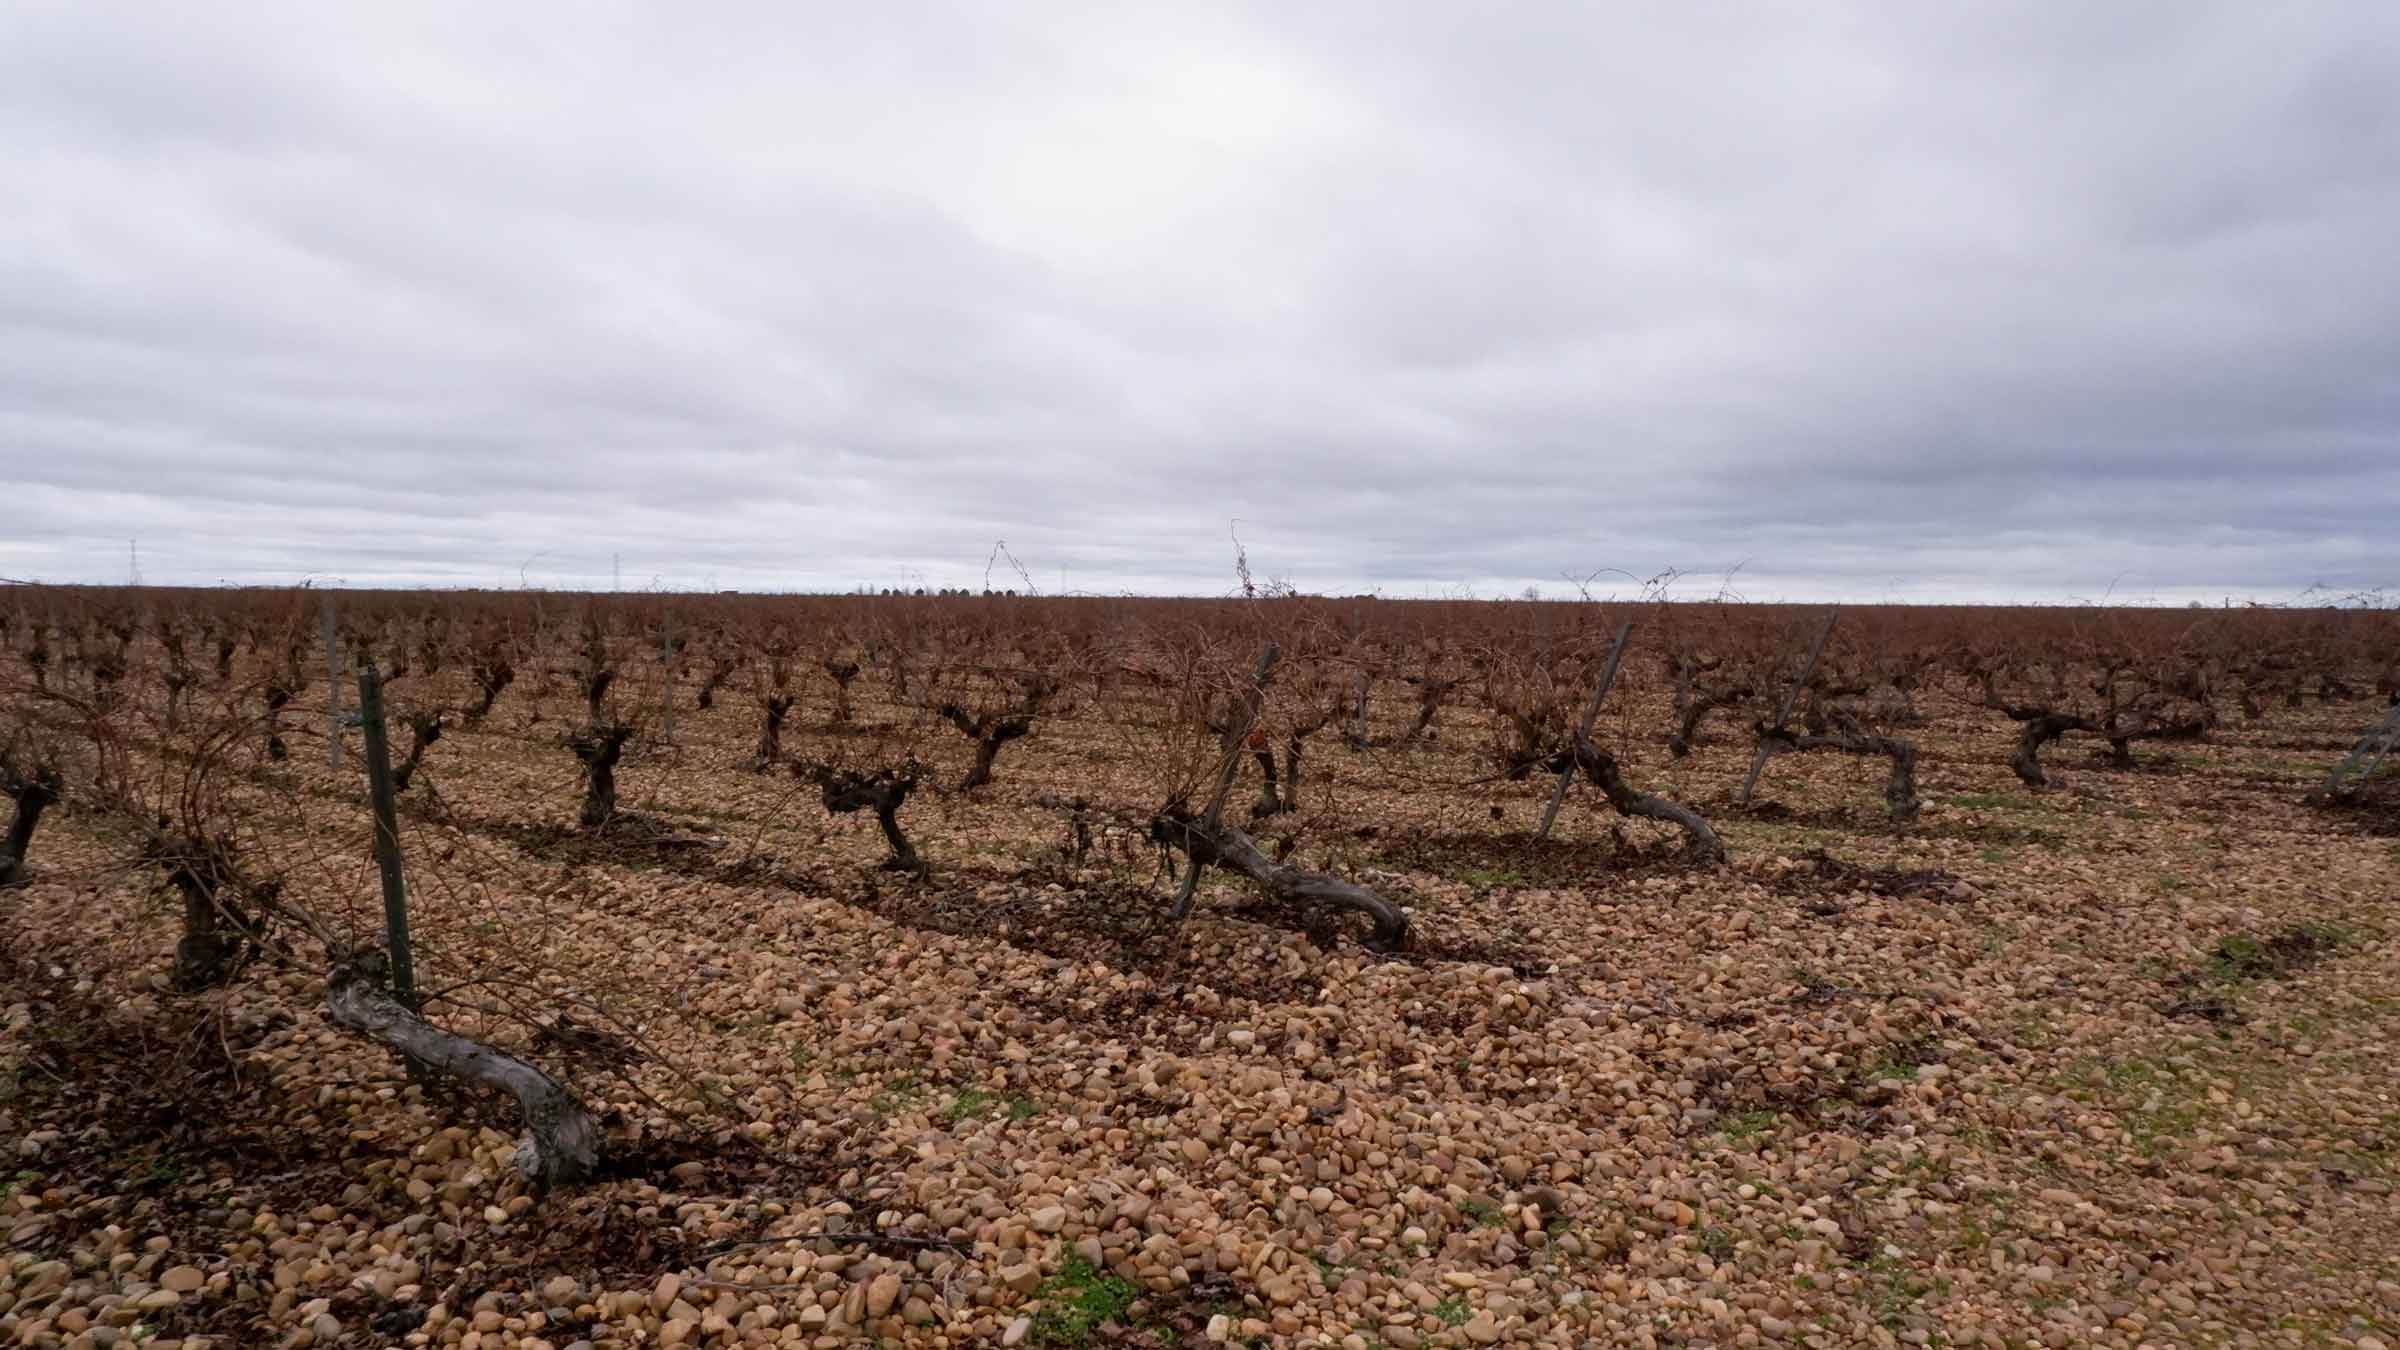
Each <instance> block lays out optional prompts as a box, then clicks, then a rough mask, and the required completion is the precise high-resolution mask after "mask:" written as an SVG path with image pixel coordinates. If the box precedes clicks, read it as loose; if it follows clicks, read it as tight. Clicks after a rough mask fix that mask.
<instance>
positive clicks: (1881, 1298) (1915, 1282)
mask: <svg viewBox="0 0 2400 1350" xmlns="http://www.w3.org/2000/svg"><path fill="white" fill-rule="evenodd" d="M1866 1274H1867V1285H1868V1288H1867V1305H1868V1307H1869V1308H1870V1309H1871V1310H1872V1311H1873V1313H1874V1315H1875V1321H1876V1323H1877V1324H1878V1325H1880V1326H1882V1327H1883V1328H1884V1329H1885V1330H1887V1331H1898V1330H1900V1329H1901V1328H1902V1327H1903V1326H1904V1325H1905V1324H1906V1318H1907V1316H1908V1310H1909V1309H1910V1308H1913V1307H1915V1306H1916V1305H1917V1303H1918V1302H1919V1301H1921V1300H1922V1299H1924V1298H1925V1296H1926V1295H1928V1294H1932V1295H1936V1296H1938V1295H1941V1294H1946V1293H1948V1292H1950V1281H1949V1280H1947V1279H1942V1278H1934V1279H1927V1278H1926V1277H1924V1276H1923V1275H1920V1274H1918V1273H1917V1271H1916V1269H1915V1268H1914V1267H1912V1266H1910V1265H1909V1264H1908V1262H1907V1261H1906V1260H1905V1259H1904V1258H1901V1257H1897V1256H1894V1255H1892V1254H1891V1253H1889V1252H1878V1253H1877V1254H1876V1255H1874V1256H1872V1257H1870V1258H1868V1260H1867V1262H1866Z"/></svg>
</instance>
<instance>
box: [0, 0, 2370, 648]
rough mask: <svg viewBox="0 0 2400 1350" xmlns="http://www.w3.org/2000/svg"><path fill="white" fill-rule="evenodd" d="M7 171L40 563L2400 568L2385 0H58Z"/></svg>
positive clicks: (1316, 580) (202, 568)
mask: <svg viewBox="0 0 2400 1350" xmlns="http://www.w3.org/2000/svg"><path fill="white" fill-rule="evenodd" d="M0 183H5V189H4V190H0V468H4V469H5V474H4V475H0V483H5V489H0V497H5V500H6V505H5V507H0V576H10V577H37V578H42V579H48V580H86V581H121V580H124V579H126V577H127V576H128V573H129V570H130V568H131V567H132V566H133V565H134V559H133V558H131V557H129V553H131V551H132V550H131V549H129V541H134V540H138V541H139V558H138V565H139V568H140V571H141V574H142V576H143V577H144V579H146V580H148V581H151V582H154V583H158V582H190V583H201V584H213V583H215V582H217V581H218V580H220V579H227V580H238V581H264V582H286V583H288V582H297V581H298V580H300V579H301V578H303V577H306V576H316V577H320V578H340V579H342V580H344V581H346V582H348V583H349V584H354V585H363V584H376V583H382V584H394V583H419V582H425V583H443V584H464V585H482V586H497V585H506V586H511V587H513V586H517V585H519V584H532V585H549V586H602V587H604V586H607V585H609V584H611V581H612V577H613V576H615V575H617V574H619V572H620V569H621V576H622V579H623V584H624V585H625V586H626V587H627V588H634V587H649V586H653V585H661V586H667V587H725V588H732V587H743V588H770V587H772V588H848V587H851V586H854V585H857V584H860V583H867V584H873V585H878V586H882V585H892V584H903V583H905V584H908V585H918V584H922V585H926V586H929V587H931V586H943V585H975V586H980V585H982V584H983V579H984V575H985V566H986V562H987V560H988V559H989V558H990V557H991V555H992V551H993V547H994V543H995V541H999V540H1005V541H1006V542H1007V546H1008V549H1009V550H1010V551H1011V552H1012V553H1013V554H1014V555H1015V556H1016V557H1017V558H1019V559H1021V560H1022V561H1023V563H1024V565H1025V566H1026V568H1027V569H1029V571H1030V572H1031V573H1032V575H1033V579H1034V581H1035V582H1036V584H1037V585H1039V586H1040V587H1041V589H1043V590H1045V591H1051V590H1057V589H1061V588H1064V589H1074V590H1101V591H1113V590H1118V589H1132V590H1138V591H1183V592H1197V593H1218V592H1222V591H1224V590H1225V589H1227V588H1228V587H1229V586H1230V585H1231V584H1232V581H1233V573H1232V548H1233V546H1232V543H1231V542H1230V540H1229V538H1228V532H1229V529H1238V530H1239V532H1240V535H1241V537H1242V539H1243V541H1244V543H1245V544H1246V545H1247V546H1248V549H1249V552H1250V557H1251V562H1252V565H1253V567H1254V569H1255V570H1256V571H1257V572H1258V573H1259V574H1260V575H1261V577H1262V578H1263V577H1266V576H1269V575H1283V576H1288V577H1289V578H1290V579H1291V580H1292V581H1294V582H1295V583H1296V584H1298V585H1300V586H1301V587H1303V588H1304V589H1311V590H1324V591H1343V592H1348V591H1354V590H1361V589H1367V588H1380V589H1381V590H1383V591H1384V592H1385V593H1386V594H1391V595H1397V596H1410V595H1420V594H1428V593H1449V592H1454V591H1456V590H1457V589H1458V588H1461V587H1466V588H1472V589H1473V591H1474V592H1475V593H1477V594H1483V595H1493V594H1514V593H1516V592H1518V591H1519V590H1520V589H1522V588H1523V587H1525V586H1527V585H1529V584H1531V585H1538V586H1541V587H1543V588H1544V590H1545V591H1546V592H1547V593H1550V594H1558V593H1561V592H1564V591H1567V590H1568V589H1569V588H1568V587H1567V585H1566V583H1565V582H1564V581H1562V580H1561V577H1562V575H1564V574H1567V573H1574V574H1577V575H1582V574H1588V573H1591V572H1593V571H1595V570H1597V569H1602V568H1618V569H1623V570H1624V571H1625V572H1630V573H1637V574H1642V575H1648V574H1650V573H1653V572H1656V571H1659V570H1660V569H1663V568H1668V567H1674V568H1680V569H1684V570H1685V571H1687V572H1691V573H1693V574H1695V577H1694V579H1693V580H1692V581H1689V582H1686V583H1685V584H1684V593H1694V592H1705V591H1712V590H1714V589H1715V588H1716V586H1717V585H1718V581H1717V578H1718V577H1719V576H1720V575H1721V574H1723V573H1725V572H1727V571H1729V570H1731V569H1735V568H1737V567H1738V568H1739V569H1740V570H1739V572H1738V574H1737V575H1736V579H1735V586H1736V589H1737V590H1740V591H1742V592H1743V593H1745V594H1748V595H1750V596H1752V597H1753V598H1787V597H1788V598H1813V599H1847V600H1854V601H1869V600H1881V599H1910V600H1941V599H1952V598H1972V599H2003V598H2021V599H2033V600H2062V599H2066V598H2069V597H2075V596H2082V597H2093V598H2097V597H2099V596H2101V595H2102V594H2104V593H2108V594H2113V595H2115V596H2117V597H2118V598H2128V597H2130V598H2135V599H2155V600H2161V601H2165V602H2169V603H2175V602H2180V601H2182V600H2184V599H2188V598H2192V597H2206V598H2208V599H2211V600H2213V599H2215V598H2216V597H2218V596H2220V595H2224V594H2233V595H2259V596H2270V595H2288V594H2290V593H2293V592H2296V591H2298V590H2300V589H2301V588H2303V587H2306V586H2308V585H2310V584H2311V583H2315V582H2324V583H2327V584H2330V585H2333V586H2336V587H2341V588H2354V587H2360V586H2372V585H2387V586H2400V528H2396V527H2395V525H2396V521H2400V4H2393V3H2388V0H2359V2H2358V3H2350V4H2306V3H2302V4H2289V5H2283V4H2278V5H2261V4H2257V3H2255V0H2238V2H2236V3H2225V4H2206V3H2195V2H2194V0H2163V2H2162V3H2155V4H2142V3H2131V2H2129V0H2110V2H2109V3H2105V4H2084V3H2071V2H2070V0H2056V2H2055V3H2044V4H2039V5H2027V6H2010V5H1997V4H1978V5H1972V6H1968V5H1948V4H1942V5H1927V4H1896V3H1883V2H1880V0H1879V2H1878V3H1872V4H1861V5H1856V6H1850V5H1840V4H1828V3H1818V2H1816V0H1811V3H1805V4H1790V5H1769V4H1759V3H1748V2H1745V3H1738V4H1723V5H1712V4H1688V3H1676V4H1659V5H1650V6H1644V7H1640V8H1632V7H1623V8H1620V7H1613V6H1597V5H1591V4H1585V3H1560V4H1519V5H1472V6H1470V5H1465V4H1455V5H1434V4H1426V5H1394V4H1390V3H1357V4H1342V3H1321V2H1318V0H1311V3H1307V4H1289V3H1283V4H1270V5H1260V6H1256V7H1236V6H1230V5H1216V4H1191V3H1188V2H1181V3H1175V4H1169V5H1161V6H1157V7H1143V6H1136V5H1127V4H1093V5H1090V6H1038V5H1030V4H971V5H962V6H960V7H958V8H955V9H949V8H930V7H924V6H917V5H907V4H892V5H863V4H839V5H834V4H825V5H807V4H791V3H781V2H778V3H761V4H756V5H742V4H697V5H665V4H646V5H627V6H618V5H608V4H594V3H589V2H588V0H577V2H576V3H572V4H558V5H544V4H532V3H523V2H522V0H512V3H509V4H505V5H492V4H488V3H479V4H474V5H459V6H450V5H443V4H409V5H388V6H387V5H350V4H326V3H323V2H322V0H310V3H305V4H293V5H289V6H266V5H249V4H233V3H226V4H199V5H178V6H166V5H156V4H149V3H139V4H106V3H94V0H71V2H69V3H57V4H52V3H45V2H43V0H13V2H12V3H10V4H7V5H5V6H0ZM1237 520H1238V521H1239V522H1240V524H1239V525H1238V526H1235V525H1232V524H1231V522H1234V521H1237ZM619 559H621V562H620V561H618V560H619ZM1011 576H1013V573H1012V572H1011V571H1010V569H1009V568H1008V566H1007V564H1006V563H1005V562H1003V563H1002V564H1001V567H1000V570H999V571H998V572H997V573H996V574H995V577H994V580H995V584H1000V583H1001V582H1002V580H1003V579H1005V578H1009V577H1011ZM1008 584H1020V583H1015V582H1013V581H1012V582H1009V583H1008ZM1625 584H1626V583H1625V581H1624V578H1623V577H1622V576H1620V575H1615V574H1609V575H1604V576H1603V577H1602V578H1601V580H1600V582H1599V583H1598V585H1599V586H1600V587H1602V588H1608V587H1612V586H1614V587H1623V586H1624V585H1625Z"/></svg>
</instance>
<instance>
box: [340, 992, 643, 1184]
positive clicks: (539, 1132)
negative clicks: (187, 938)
mask: <svg viewBox="0 0 2400 1350" xmlns="http://www.w3.org/2000/svg"><path fill="white" fill-rule="evenodd" d="M325 1011H326V1015H327V1016H328V1017H331V1018H332V1019H333V1022H334V1025H336V1026H339V1027H344V1028H347V1029H348V1030H351V1031H355V1032H357V1033H359V1034H360V1035H362V1036H365V1037H367V1038H368V1039H369V1040H373V1041H379V1042H381V1043H382V1044H384V1045H386V1046H389V1047H390V1048H391V1049H393V1050H395V1051H397V1052H399V1054H400V1055H401V1056H402V1057H403V1058H404V1059H406V1060H408V1061H410V1062H412V1063H415V1064H421V1065H424V1066H425V1067H427V1068H430V1069H433V1070H436V1071H438V1072H441V1073H446V1074H451V1075H454V1076H456V1077H459V1078H463V1079H466V1080H467V1081H469V1082H472V1083H480V1084H482V1085H483V1086H485V1087H493V1088H502V1089H505V1090H507V1091H508V1092H509V1093H511V1094H513V1095H514V1096H515V1097H516V1099H517V1105H518V1106H519V1107H520V1108H522V1109H523V1111H524V1113H525V1137H524V1139H522V1140H521V1141H519V1143H518V1145H517V1152H516V1157H515V1159H514V1161H515V1163H516V1167H517V1171H518V1172H520V1173H522V1174H523V1175H524V1177H525V1179H526V1180H527V1181H529V1182H531V1183H532V1184H533V1188H534V1190H535V1192H536V1193H540V1192H545V1191H547V1190H549V1189H550V1188H551V1187H552V1186H555V1185H560V1184H572V1183H574V1182H578V1181H581V1180H583V1179H585V1178H586V1177H589V1176H591V1175H592V1173H593V1172H594V1170H596V1169H597V1168H598V1167H599V1165H600V1138H601V1136H600V1122H599V1121H597V1120H596V1119H594V1118H593V1116H592V1113H591V1112H590V1110H588V1109H587V1108H586V1107H585V1106H584V1104H583V1103H582V1102H581V1101H580V1100H578V1099H577V1098H576V1096H575V1094H574V1093H572V1092H569V1091H568V1090H567V1089H566V1087H565V1086H564V1085H563V1084H561V1083H560V1082H559V1081H558V1080H557V1079H555V1078H552V1077H551V1076H550V1075H548V1074H546V1073H544V1072H542V1071H541V1070H540V1069H537V1068H535V1067H534V1066H533V1065H531V1064H527V1063H526V1062H525V1061H523V1060H521V1059H517V1058H515V1057H513V1056H511V1055H507V1054H504V1053H502V1052H500V1051H498V1050H494V1049H493V1048H491V1047H490V1046H488V1045H485V1044H483V1043H482V1042H480V1041H471V1040H468V1039H467V1038H466V1037H464V1036H459V1035H454V1034H452V1033H451V1032H447V1031H444V1030H442V1029H441V1028H440V1027H437V1026H435V1025H433V1024H432V1023H430V1022H428V1021H426V1020H425V1019H424V1018H422V1017H419V1016H417V1015H416V1014H415V1013H413V1012H410V1011H409V1010H408V1009H407V1008H406V1007H405V1006H403V1005H402V1004H401V1003H400V1001H399V1000H398V999H397V998H395V997H393V995H392V991H391V987H390V963H389V961H388V960H387V959H386V958H385V956H384V954H383V953H382V952H381V951H379V950H368V951H365V952H361V953H358V954H355V955H352V956H349V957H346V958H344V959H342V960H340V961H338V962H336V963H335V965H334V968H333V973H332V975H331V976H330V977H328V979H327V980H326V985H325Z"/></svg>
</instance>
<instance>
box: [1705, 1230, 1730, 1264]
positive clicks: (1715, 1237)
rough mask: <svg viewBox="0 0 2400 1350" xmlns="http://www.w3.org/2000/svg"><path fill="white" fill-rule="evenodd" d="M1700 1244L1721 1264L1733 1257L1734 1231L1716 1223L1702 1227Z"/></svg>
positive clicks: (1710, 1256) (1711, 1257) (1713, 1259)
mask: <svg viewBox="0 0 2400 1350" xmlns="http://www.w3.org/2000/svg"><path fill="white" fill-rule="evenodd" d="M1699 1245H1700V1250H1702V1251H1704V1252H1706V1253H1708V1256H1709V1259H1710V1260H1712V1261H1716V1262H1718V1263H1720V1264H1721V1263H1723V1262H1725V1261H1729V1260H1731V1259H1732V1258H1733V1233H1732V1231H1731V1230H1730V1229H1725V1228H1720V1227H1718V1226H1716V1225H1714V1224H1711V1225H1709V1226H1708V1227H1706V1228H1703V1229H1701V1230H1700V1244H1699Z"/></svg>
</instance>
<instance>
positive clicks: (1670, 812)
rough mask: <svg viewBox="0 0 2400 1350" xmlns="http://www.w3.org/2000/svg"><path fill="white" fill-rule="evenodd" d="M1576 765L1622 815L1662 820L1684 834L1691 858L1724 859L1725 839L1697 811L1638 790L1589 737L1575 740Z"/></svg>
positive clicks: (1604, 751) (1612, 757) (1580, 737)
mask: <svg viewBox="0 0 2400 1350" xmlns="http://www.w3.org/2000/svg"><path fill="white" fill-rule="evenodd" d="M1575 765H1576V767H1579V768H1581V769H1582V770H1583V776H1584V777H1585V778H1586V779H1587V780H1589V781H1590V783H1591V784H1592V786H1594V787H1596V788H1598V789H1600V795H1602V796H1604V797H1606V798H1608V804H1609V806H1611V807H1612V808H1614V809H1615V810H1616V813H1617V814H1618V815H1621V816H1638V817H1640V818H1641V819H1644V820H1660V821H1665V822H1666V823H1667V824H1669V825H1673V826H1676V827H1677V828H1679V829H1681V830H1682V831H1683V833H1684V836H1685V838H1686V839H1687V840H1688V841H1689V845H1690V848H1691V851H1692V855H1693V856H1694V857H1697V858H1700V859H1703V860H1704V861H1708V862H1723V861H1725V841H1724V840H1722V839H1720V838H1718V837H1717V832H1716V831H1715V830H1713V829H1710V828H1709V824H1708V822H1707V821H1706V820H1703V819H1701V817H1700V813H1699V812H1697V811H1694V810H1693V809H1692V808H1690V807H1688V806H1685V805H1683V804H1682V803H1681V802H1675V801H1670V800H1668V799H1667V798H1665V797H1660V796H1657V795H1655V794H1652V793H1648V792H1637V791H1635V790H1634V789H1633V786H1632V785H1631V784H1629V783H1627V782H1626V781H1625V773H1624V770H1623V769H1621V768H1619V767H1618V765H1617V757H1616V756H1615V755H1612V754H1610V753H1609V752H1608V751H1606V750H1603V749H1601V748H1600V747H1599V746H1597V745H1594V744H1593V743H1592V742H1591V740H1590V738H1588V737H1583V736H1578V737H1577V738H1576V741H1575Z"/></svg>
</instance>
